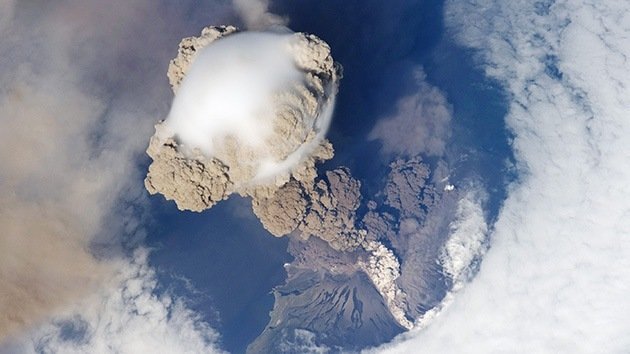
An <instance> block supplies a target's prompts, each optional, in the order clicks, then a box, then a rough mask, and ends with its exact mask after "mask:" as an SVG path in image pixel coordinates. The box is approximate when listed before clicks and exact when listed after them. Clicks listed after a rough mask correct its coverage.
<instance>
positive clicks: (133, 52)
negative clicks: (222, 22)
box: [0, 0, 228, 352]
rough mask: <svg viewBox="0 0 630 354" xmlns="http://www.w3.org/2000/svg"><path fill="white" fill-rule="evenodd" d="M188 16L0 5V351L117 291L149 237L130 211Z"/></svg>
mask: <svg viewBox="0 0 630 354" xmlns="http://www.w3.org/2000/svg"><path fill="white" fill-rule="evenodd" d="M215 5H216V4H215ZM189 6H190V4H181V6H179V7H178V8H176V9H175V8H173V7H170V6H169V5H168V4H166V3H162V2H158V3H156V2H153V1H142V2H134V3H133V4H131V5H130V4H128V3H127V2H125V1H115V2H113V3H112V2H110V3H108V4H100V3H96V2H89V3H86V2H83V1H72V0H67V1H56V2H48V1H34V2H19V3H18V2H7V1H1V2H0V36H1V37H0V38H1V39H0V55H1V57H2V60H0V82H2V85H1V86H2V88H1V89H0V112H2V113H1V117H0V139H1V140H2V142H3V144H4V145H3V146H4V147H3V149H2V150H0V164H2V166H3V167H2V169H1V170H0V201H1V202H0V230H1V232H0V314H1V315H0V342H4V341H6V340H8V339H9V338H10V340H11V342H13V343H14V344H15V342H20V341H23V340H26V342H28V339H25V338H23V337H20V333H23V331H25V330H28V329H32V328H34V327H35V326H37V325H39V324H42V323H44V322H46V321H47V320H49V319H51V317H55V316H57V315H58V314H60V313H63V312H64V311H66V310H67V308H68V307H71V306H73V305H74V304H76V303H78V302H80V301H81V300H82V299H85V298H86V297H88V296H89V295H90V294H91V293H94V292H96V291H98V290H99V289H103V288H104V285H103V284H110V285H111V283H108V282H109V281H111V280H112V279H113V277H114V279H115V274H116V272H115V269H116V267H119V266H117V265H116V264H117V263H118V262H122V263H123V264H124V263H125V262H124V261H122V260H118V261H116V262H113V261H112V259H113V258H117V257H123V256H122V254H121V253H120V252H119V250H120V247H121V244H123V243H124V244H127V245H129V244H130V243H131V244H133V243H134V242H136V241H137V240H138V239H140V238H141V237H142V232H141V231H140V230H139V223H140V220H138V216H137V215H129V212H128V210H126V206H127V205H128V203H129V202H130V199H138V198H142V197H141V196H142V191H141V183H140V181H141V177H140V174H139V173H138V172H139V171H138V170H137V168H136V166H135V165H136V159H137V158H138V157H139V156H141V154H142V153H143V150H144V148H145V144H146V141H145V139H144V137H145V136H147V134H150V131H151V129H152V124H153V122H154V121H155V120H156V118H159V117H160V116H162V115H163V114H164V113H165V109H166V108H167V107H166V105H167V103H166V102H167V101H168V99H169V98H170V96H169V91H168V86H167V83H166V80H165V76H164V74H165V71H166V66H167V64H168V59H169V58H170V56H171V55H173V53H174V52H175V50H176V48H177V41H178V40H179V38H181V36H182V32H185V31H186V30H187V29H186V26H187V24H188V23H190V21H191V20H192V18H190V17H187V16H186V17H185V16H184V14H185V13H186V12H187V11H186V9H187V7H189ZM5 10H6V11H5ZM227 12H228V11H227V10H221V8H220V6H217V7H216V13H227ZM144 18H146V19H147V20H139V19H144ZM122 195H124V196H125V198H124V199H126V200H121V199H123V198H121V196H122ZM134 202H135V203H137V200H136V201H134ZM134 208H135V207H130V208H128V209H134ZM137 209H141V208H137ZM123 216H124V217H123ZM104 225H107V227H106V228H104V227H103V226H104ZM114 245H118V247H111V246H114ZM105 246H107V247H105ZM96 250H98V254H99V257H96V256H94V253H95V251H96ZM106 259H108V260H106ZM123 259H124V258H123ZM136 266H137V265H134V264H131V265H129V267H131V268H133V267H136ZM105 288H106V290H108V291H117V290H116V288H107V287H105ZM147 289H148V290H150V287H148V288H147ZM121 291H122V290H121ZM98 303H99V302H98V301H97V302H96V304H98ZM92 305H95V304H94V303H92ZM102 310H103V311H105V312H103V313H101V314H100V316H102V318H101V321H103V322H102V323H103V324H104V323H106V322H107V320H110V321H111V323H116V321H120V320H121V319H122V318H124V316H123V315H124V311H123V312H122V314H121V313H120V312H119V313H108V312H107V311H110V310H112V311H114V310H115V308H113V307H105V308H102ZM86 311H88V310H86ZM108 316H109V317H108ZM124 330H125V328H124V327H123V328H121V331H123V332H124ZM122 338H129V337H122ZM50 340H51V343H52V342H54V339H50ZM130 344H131V343H130ZM120 345H121V347H123V346H124V343H121V344H120ZM0 351H3V352H4V351H5V350H4V349H2V350H0Z"/></svg>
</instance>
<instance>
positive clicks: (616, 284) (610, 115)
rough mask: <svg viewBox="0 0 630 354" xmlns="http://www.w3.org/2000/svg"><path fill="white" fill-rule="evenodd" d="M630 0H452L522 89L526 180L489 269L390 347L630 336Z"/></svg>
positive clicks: (586, 342)
mask: <svg viewBox="0 0 630 354" xmlns="http://www.w3.org/2000/svg"><path fill="white" fill-rule="evenodd" d="M628 10H629V8H628V4H627V2H625V1H609V2H599V1H555V2H554V1H548V2H527V1H522V2H503V1H491V0H473V1H467V2H460V1H450V2H448V5H447V10H446V20H447V24H448V25H449V26H451V28H452V30H453V32H454V33H455V35H456V36H457V38H458V40H459V41H460V42H461V43H463V44H466V45H469V46H471V47H473V48H475V49H477V50H479V52H478V53H479V59H480V61H481V62H482V63H483V65H484V67H485V68H486V70H487V73H488V75H490V76H491V77H494V78H496V79H498V80H500V81H501V82H502V83H503V84H504V87H505V88H506V90H507V91H508V93H509V95H510V97H511V103H510V107H509V108H510V110H509V114H508V116H507V117H506V122H507V125H508V127H509V128H510V129H511V130H512V131H513V133H514V135H515V138H514V141H513V148H514V151H515V156H516V159H517V167H518V170H519V173H520V176H521V178H520V180H518V181H517V182H515V183H514V184H513V185H512V186H511V188H510V190H509V196H508V199H507V200H506V202H505V204H504V206H503V208H502V210H501V212H500V215H499V218H498V221H497V223H496V225H495V229H494V232H493V233H492V247H491V249H490V250H489V251H488V253H487V255H486V256H485V258H484V260H483V262H482V264H481V268H480V271H479V274H478V275H477V277H476V278H475V279H474V281H473V282H472V283H471V284H469V285H468V286H467V287H465V288H464V289H463V290H462V291H461V292H460V293H459V294H458V295H457V296H456V297H455V300H454V301H453V303H452V305H451V306H450V307H449V308H448V309H447V310H446V311H444V312H443V313H442V314H440V316H438V318H437V319H436V321H434V322H433V323H432V324H431V325H430V326H429V327H428V328H427V329H425V330H423V331H421V332H414V333H411V334H408V335H406V336H403V337H402V338H400V339H399V340H398V341H397V343H395V344H394V345H391V346H389V347H388V350H386V352H397V353H405V352H409V351H410V350H411V349H413V351H414V352H417V351H422V352H438V353H460V352H484V353H493V352H538V353H541V352H585V353H593V352H608V353H610V352H623V351H625V350H627V348H628V347H630V335H629V334H628V333H630V331H629V325H628V323H629V322H628V318H629V317H630V302H628V301H627V298H628V293H629V292H630V258H629V257H628V255H629V254H630V239H629V238H628V234H629V233H630V218H629V216H630V209H629V208H628V202H627V201H628V200H629V199H630V187H629V186H628V184H627V183H625V181H627V180H629V179H630V170H629V169H628V166H630V155H628V153H627V151H628V139H627V137H628V136H630V123H628V122H629V121H628V119H627V114H628V113H627V112H628V107H630V90H629V89H628V88H629V87H630V66H629V64H628V58H629V57H630V45H629V44H628V41H627V37H628V34H630V21H629V19H630V17H628Z"/></svg>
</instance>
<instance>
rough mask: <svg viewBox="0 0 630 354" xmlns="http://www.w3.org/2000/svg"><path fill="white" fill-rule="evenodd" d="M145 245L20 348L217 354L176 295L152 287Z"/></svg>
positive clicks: (207, 332)
mask: <svg viewBox="0 0 630 354" xmlns="http://www.w3.org/2000/svg"><path fill="white" fill-rule="evenodd" d="M147 255H148V253H147V252H146V251H145V250H142V249H139V250H137V251H136V252H135V254H134V256H133V259H132V260H131V262H130V263H127V262H122V263H120V264H117V265H116V271H115V276H114V277H113V278H112V279H110V280H109V281H108V283H107V285H106V286H105V287H104V288H103V290H101V291H99V292H98V293H97V294H95V295H92V296H90V297H88V298H86V299H85V300H83V301H81V302H79V305H78V306H75V307H74V309H73V310H72V311H70V312H67V313H62V314H61V315H60V316H57V317H56V318H55V320H54V321H53V322H52V323H49V324H47V325H45V326H43V327H42V328H39V329H38V330H36V331H35V332H34V333H32V334H31V335H30V337H31V341H30V342H27V344H26V345H23V346H22V347H21V348H19V347H16V348H10V349H11V350H15V351H16V352H17V351H19V352H22V353H77V354H78V353H98V354H100V353H102V354H107V353H129V354H132V353H165V354H166V353H220V352H222V351H221V350H220V349H218V348H217V346H216V343H217V342H218V340H219V337H218V335H217V333H216V332H215V331H214V330H213V329H212V328H210V327H209V326H208V324H206V323H205V322H203V320H201V319H200V317H199V315H198V314H196V313H194V312H192V311H191V310H189V309H188V308H187V304H186V303H185V302H183V300H182V299H181V298H177V297H175V296H172V295H170V294H169V293H168V292H166V293H161V294H160V293H158V292H157V278H156V274H155V272H154V271H153V270H152V269H151V268H150V267H149V266H148V265H147Z"/></svg>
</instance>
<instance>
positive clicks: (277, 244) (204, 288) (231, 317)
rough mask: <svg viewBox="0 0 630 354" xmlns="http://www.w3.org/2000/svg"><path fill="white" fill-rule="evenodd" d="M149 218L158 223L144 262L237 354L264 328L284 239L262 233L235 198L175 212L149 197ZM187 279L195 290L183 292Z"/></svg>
mask: <svg viewBox="0 0 630 354" xmlns="http://www.w3.org/2000/svg"><path fill="white" fill-rule="evenodd" d="M152 199H153V200H152V208H153V211H152V215H153V216H154V217H155V219H156V220H159V224H157V225H155V228H154V229H153V230H152V232H150V233H149V235H150V236H149V238H148V244H149V246H150V247H154V248H155V250H154V251H153V253H152V255H151V258H150V262H151V264H152V265H154V266H155V267H157V269H158V270H159V271H160V278H161V280H163V282H161V283H163V284H175V287H174V288H173V289H170V290H174V291H175V292H176V293H177V294H181V295H185V296H187V297H188V298H192V299H193V302H192V303H191V308H192V309H194V310H197V311H199V312H200V313H202V314H204V315H205V317H206V320H207V321H208V322H210V323H211V324H212V325H213V327H215V328H216V329H217V330H219V331H220V333H221V335H222V344H223V346H224V348H226V349H228V350H230V351H231V352H243V351H244V350H245V347H246V346H247V344H248V343H249V342H251V341H252V340H253V339H254V338H255V337H256V336H257V335H258V334H259V333H260V332H262V330H263V328H264V327H265V325H266V324H267V322H268V320H269V316H268V314H269V311H270V310H271V308H272V307H273V296H272V295H271V294H270V291H271V289H272V288H273V287H274V286H276V285H279V284H281V283H282V281H283V280H284V278H285V276H286V273H285V271H284V268H283V264H284V263H285V262H289V261H290V260H291V258H290V256H289V254H288V253H287V252H286V249H287V240H286V239H278V238H275V237H273V236H271V235H270V234H268V233H267V232H266V231H265V230H264V229H263V228H262V226H261V225H260V223H259V222H258V220H254V219H252V218H251V217H248V216H247V215H243V216H234V215H235V214H240V213H245V214H247V213H249V207H248V206H246V204H242V203H239V202H238V200H237V198H234V199H231V200H229V201H227V202H224V203H221V204H219V205H217V206H215V207H213V208H212V209H210V210H208V211H205V212H203V213H192V212H180V211H178V210H177V209H176V208H175V204H174V203H172V202H166V201H163V198H162V197H155V198H152ZM173 276H176V277H177V276H181V277H185V278H186V279H188V280H189V281H190V282H191V284H192V286H193V287H194V288H195V290H196V291H198V292H200V293H201V295H199V294H197V295H195V293H194V292H192V293H191V292H190V291H186V289H184V288H183V285H184V283H183V282H181V281H180V282H178V281H175V282H173Z"/></svg>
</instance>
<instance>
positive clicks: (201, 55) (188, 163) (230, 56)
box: [145, 26, 339, 211]
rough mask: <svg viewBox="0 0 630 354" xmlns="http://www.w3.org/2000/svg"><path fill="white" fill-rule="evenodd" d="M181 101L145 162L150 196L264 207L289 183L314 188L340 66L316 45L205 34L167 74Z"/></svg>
mask: <svg viewBox="0 0 630 354" xmlns="http://www.w3.org/2000/svg"><path fill="white" fill-rule="evenodd" d="M169 79H170V81H171V85H172V87H173V90H174V91H175V92H176V97H175V99H174V101H173V105H172V108H171V111H170V113H169V115H168V117H167V119H166V120H165V121H164V122H162V123H159V124H158V125H157V126H156V133H155V135H154V136H153V137H152V139H151V143H150V146H149V149H148V150H147V152H148V154H149V155H150V156H151V157H152V158H153V160H154V162H153V164H152V165H151V166H150V167H149V173H148V175H147V178H146V181H145V184H146V187H147V189H148V190H149V192H151V193H157V192H159V193H162V194H163V195H164V196H165V197H166V198H167V199H172V200H175V202H176V203H177V205H178V207H179V208H180V209H187V210H194V211H201V210H204V209H207V208H210V207H212V206H213V205H214V204H216V203H217V202H219V201H221V200H224V199H227V198H228V197H229V196H230V195H231V194H233V193H239V194H241V195H247V196H252V197H253V198H254V199H256V198H262V197H268V196H270V195H272V194H273V193H274V192H275V191H276V190H277V189H278V188H279V187H281V186H282V185H284V184H285V183H287V182H288V181H289V180H290V179H291V178H293V179H295V180H298V181H303V182H304V183H311V184H312V183H313V180H314V178H315V176H316V172H315V169H314V165H315V163H316V162H317V161H323V160H326V159H329V158H331V157H332V147H331V145H330V143H328V142H327V141H326V140H324V136H325V134H326V131H327V130H328V126H329V123H330V118H331V115H332V109H333V106H334V98H335V94H336V92H337V86H338V81H339V66H338V65H337V64H335V63H334V61H333V59H332V57H331V54H330V48H329V47H328V45H327V44H326V43H324V42H323V41H322V40H320V39H319V38H317V37H315V36H312V35H305V34H302V33H296V34H287V33H272V32H245V33H238V32H237V30H236V28H234V27H231V26H230V27H209V28H206V29H204V31H203V32H202V34H201V36H200V37H197V38H194V37H193V38H186V39H184V40H183V41H182V43H181V44H180V50H179V54H178V56H177V58H175V59H174V60H173V61H172V63H171V66H170V68H169Z"/></svg>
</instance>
